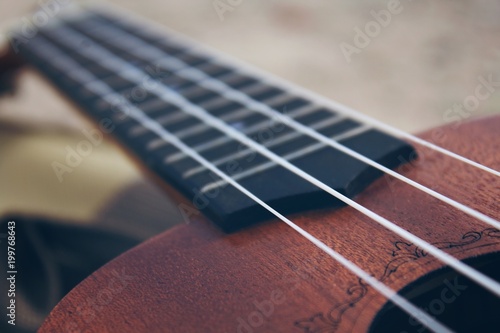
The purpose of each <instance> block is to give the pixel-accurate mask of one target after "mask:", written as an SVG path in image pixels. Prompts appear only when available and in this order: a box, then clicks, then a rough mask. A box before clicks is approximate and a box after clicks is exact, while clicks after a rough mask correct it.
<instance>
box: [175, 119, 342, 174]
mask: <svg viewBox="0 0 500 333" xmlns="http://www.w3.org/2000/svg"><path fill="white" fill-rule="evenodd" d="M344 119H345V118H344V117H343V116H334V117H331V118H330V119H327V120H322V121H319V122H316V123H313V124H311V125H310V126H311V128H312V129H315V130H321V129H323V128H325V127H328V126H331V125H335V124H337V123H338V122H340V121H342V120H344ZM301 135H302V134H301V133H300V132H294V131H290V132H288V133H285V134H284V135H281V136H278V137H276V138H274V139H273V140H271V141H269V142H263V143H262V145H263V146H265V147H267V148H271V147H273V146H276V145H279V144H282V143H287V142H288V141H291V140H293V139H296V138H298V137H299V136H301ZM252 152H253V150H251V149H250V148H246V149H244V150H239V151H237V152H235V153H232V154H229V155H226V156H224V157H221V158H219V159H217V160H214V161H211V162H212V164H214V165H215V166H219V165H221V164H223V163H226V162H229V161H233V160H236V159H239V158H241V157H245V156H247V155H250V154H251V153H252ZM204 170H205V168H204V167H203V166H199V167H196V168H193V169H190V170H187V171H186V172H184V173H183V174H182V177H183V178H188V177H190V176H192V175H194V174H197V173H199V172H202V171H204Z"/></svg>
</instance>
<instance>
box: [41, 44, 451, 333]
mask: <svg viewBox="0 0 500 333" xmlns="http://www.w3.org/2000/svg"><path fill="white" fill-rule="evenodd" d="M45 47H46V48H48V49H50V50H51V51H50V52H49V53H51V54H52V55H57V59H64V60H65V62H66V63H70V62H73V61H72V59H70V58H68V57H67V56H66V55H64V54H63V53H62V52H60V51H58V50H57V49H56V48H54V47H52V46H50V44H46V45H45ZM46 50H47V49H46ZM42 55H43V54H42ZM46 60H47V61H51V58H50V57H48V58H46ZM73 66H75V67H77V68H82V69H83V67H81V66H80V65H79V64H78V63H76V62H74V64H73ZM89 74H91V73H89ZM91 75H92V74H91ZM96 79H97V78H96ZM102 87H104V88H105V89H104V90H105V91H113V90H112V89H111V87H109V86H107V85H105V84H104V85H103V86H102ZM99 94H100V95H101V96H102V97H105V96H106V93H103V92H99ZM107 96H109V95H107ZM124 106H126V108H125V110H124V111H123V112H124V113H126V114H127V116H130V117H133V118H134V119H136V120H137V121H139V122H140V123H142V124H144V126H145V127H147V128H149V129H150V130H151V131H152V132H155V133H156V134H158V135H159V136H160V137H162V138H163V139H164V140H165V141H168V142H169V143H171V144H173V145H175V146H176V147H177V148H178V149H180V150H183V151H185V152H186V153H187V154H189V156H191V157H192V158H193V159H195V160H196V161H198V162H199V163H201V164H203V165H205V166H206V167H207V168H208V169H210V170H211V171H212V172H214V173H215V174H217V175H218V176H219V177H221V178H224V179H226V181H228V183H230V184H231V185H232V186H234V187H235V188H237V189H238V190H239V191H241V192H242V193H244V194H245V195H247V196H248V197H249V198H251V199H252V200H254V201H255V202H256V203H257V204H259V205H261V206H262V207H263V208H265V209H266V210H268V211H269V212H271V213H272V214H273V215H275V216H276V217H277V218H279V219H280V220H282V221H283V222H284V223H286V224H287V225H288V226H290V227H291V228H292V229H294V230H295V231H296V232H298V233H299V234H300V235H301V236H303V237H304V238H306V239H307V240H308V241H310V242H311V243H313V244H314V245H315V246H316V247H318V248H319V249H320V250H322V251H324V252H325V253H327V254H328V255H329V256H330V257H332V258H333V259H335V260H336V261H337V262H339V263H340V264H341V265H343V266H344V267H346V268H347V269H348V270H349V271H351V272H352V273H354V274H355V275H356V276H358V277H359V278H361V279H362V280H364V281H366V282H367V283H368V284H369V285H370V286H372V287H373V288H374V289H375V290H377V291H378V292H379V293H380V294H382V295H383V296H385V297H386V298H387V299H389V300H390V301H391V302H393V303H394V304H396V305H397V306H398V307H400V308H401V309H402V310H403V311H405V312H406V313H407V314H409V315H410V316H412V317H413V318H415V319H416V320H418V321H419V322H420V323H421V324H422V325H424V326H426V327H427V328H429V329H431V330H433V331H435V332H446V333H448V332H449V333H451V332H453V331H452V330H450V329H449V328H448V327H446V326H445V325H443V324H441V323H439V322H438V321H436V320H435V319H434V318H432V317H431V316H429V315H428V314H427V313H425V312H424V311H422V310H421V309H419V308H418V307H416V306H414V305H413V304H411V303H410V302H409V301H407V300H406V299H405V298H403V297H401V296H400V295H398V294H397V292H396V291H395V290H393V289H392V288H390V287H388V286H386V285H385V284H384V283H382V282H380V281H378V280H377V279H376V278H374V277H373V276H371V275H370V274H369V273H367V272H366V271H364V270H363V269H361V268H360V267H359V266H357V265H356V264H354V263H353V262H351V261H350V260H348V259H347V258H345V257H344V256H342V255H341V254H339V253H338V252H336V251H335V250H333V249H332V248H330V247H328V245H326V244H325V243H323V242H321V241H320V240H319V239H317V238H315V237H314V236H312V235H311V234H310V233H308V232H307V231H305V230H304V229H302V228H300V227H299V226H298V225H296V224H295V223H294V222H292V221H291V220H289V219H288V218H286V217H285V216H283V215H282V214H280V213H279V212H278V211H276V210H275V209H273V208H272V207H271V206H269V205H267V204H266V203H265V202H264V201H262V200H261V199H259V198H258V197H257V196H255V195H254V194H253V193H251V192H250V191H248V190H247V189H246V188H245V187H243V186H242V185H240V184H239V183H238V182H236V181H235V180H233V179H232V178H231V177H230V176H229V175H227V174H225V173H224V172H223V171H221V170H220V169H218V168H217V167H215V166H214V165H212V164H211V163H210V162H209V161H208V160H206V159H205V158H203V157H202V156H201V155H199V154H198V153H197V152H196V151H194V150H193V149H191V148H190V147H188V146H187V145H185V144H184V143H183V142H182V141H181V140H179V139H178V138H177V137H175V136H174V135H172V134H171V133H170V132H168V131H167V130H165V129H164V128H163V127H161V126H160V125H158V123H157V122H156V121H155V120H153V119H152V118H150V117H148V116H147V115H145V114H144V112H142V111H141V110H140V109H138V108H136V107H135V106H133V105H132V104H128V105H124Z"/></svg>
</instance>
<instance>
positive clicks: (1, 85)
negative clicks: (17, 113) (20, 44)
mask: <svg viewBox="0 0 500 333" xmlns="http://www.w3.org/2000/svg"><path fill="white" fill-rule="evenodd" d="M22 66H23V62H22V60H21V59H20V57H17V56H16V54H15V53H14V52H13V51H12V50H11V49H10V48H9V49H8V50H6V51H5V52H3V53H2V52H0V95H3V94H5V93H8V92H13V91H14V90H15V76H16V74H17V72H18V71H19V70H20V69H21V67H22Z"/></svg>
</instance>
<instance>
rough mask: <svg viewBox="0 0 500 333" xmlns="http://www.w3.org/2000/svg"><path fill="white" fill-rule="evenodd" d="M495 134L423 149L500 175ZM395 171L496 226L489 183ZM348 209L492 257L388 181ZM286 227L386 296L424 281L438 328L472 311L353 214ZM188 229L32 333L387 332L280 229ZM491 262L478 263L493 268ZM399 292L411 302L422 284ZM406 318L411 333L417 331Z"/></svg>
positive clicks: (419, 164)
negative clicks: (364, 275)
mask: <svg viewBox="0 0 500 333" xmlns="http://www.w3.org/2000/svg"><path fill="white" fill-rule="evenodd" d="M499 128H500V118H499V117H496V118H487V119H482V120H477V121H474V122H470V123H464V124H459V125H457V124H454V125H453V124H452V125H449V126H447V127H443V128H438V129H434V130H431V131H429V132H427V133H425V134H424V135H422V137H424V138H425V139H427V140H429V141H431V142H434V143H436V144H438V145H441V146H443V147H445V148H447V149H450V150H451V151H454V152H456V153H458V154H460V155H463V156H465V157H468V158H470V159H472V160H475V161H478V162H479V163H482V164H484V165H487V166H489V167H491V168H494V169H497V170H498V169H500V154H499V151H500V139H499V136H498V129H499ZM417 148H418V147H417ZM398 171H399V172H401V173H403V174H404V175H406V176H408V177H409V178H411V179H414V180H416V181H418V182H419V183H421V184H424V185H426V186H429V187H431V188H433V189H435V190H437V191H438V192H440V193H442V194H444V195H447V196H449V197H451V198H454V199H457V200H458V201H460V202H462V203H464V204H466V205H468V206H470V207H472V208H474V209H477V210H479V211H481V212H483V213H485V214H487V215H489V216H493V217H498V212H499V206H498V205H499V203H498V196H499V186H498V180H497V179H496V178H495V176H493V175H490V174H488V173H486V172H481V171H479V170H477V169H475V168H472V167H470V166H466V165H465V164H463V163H460V162H457V161H455V160H452V159H450V158H445V157H444V156H443V155H441V154H439V153H436V152H434V151H430V150H427V149H419V158H418V159H417V160H415V161H414V162H412V163H411V164H407V165H404V166H403V167H401V168H400V169H399V170H398ZM179 200H182V199H179ZM356 201H357V202H359V203H360V204H362V205H364V206H366V207H368V208H369V209H371V210H373V211H375V212H376V213H379V214H380V215H382V216H384V217H386V218H388V219H389V220H391V221H395V222H396V223H397V224H398V225H400V226H402V227H403V228H405V229H407V230H409V231H410V232H412V233H414V234H416V235H417V236H419V237H421V238H423V239H425V240H426V241H428V242H430V243H432V244H435V245H436V246H437V247H439V248H441V249H443V250H444V251H446V252H448V253H450V254H452V255H453V256H455V257H457V258H459V259H462V260H463V259H467V258H473V257H477V256H482V255H487V254H492V253H495V252H499V251H500V232H499V231H498V230H495V229H492V228H491V227H489V226H488V225H486V224H483V223H480V222H478V221H476V220H474V219H473V218H471V217H469V216H467V215H465V214H463V213H461V212H458V211H456V210H454V209H452V208H450V207H449V206H447V205H445V204H444V203H442V202H440V201H438V200H436V199H434V198H432V197H430V196H429V195H426V194H424V193H422V192H420V191H418V190H416V189H414V188H412V187H410V186H408V185H405V184H403V183H401V182H399V181H396V180H394V179H391V178H389V177H387V176H384V177H382V178H381V179H379V180H378V181H376V182H375V183H374V184H372V185H371V186H370V187H369V188H368V189H367V190H366V191H364V192H363V193H362V194H361V195H359V196H358V197H357V198H356ZM186 202H187V201H184V203H186ZM193 209H194V208H193ZM166 218H168V217H166ZM291 219H292V220H293V221H294V222H297V223H298V224H299V225H300V226H301V227H303V228H304V229H305V230H307V231H309V232H310V233H311V234H312V235H314V236H316V237H317V238H319V239H320V240H322V241H324V242H325V243H326V244H328V245H329V246H330V247H332V248H334V249H335V250H336V251H338V252H339V253H340V254H342V255H344V256H345V257H347V258H349V259H350V260H351V261H353V262H354V263H356V264H357V265H359V266H360V267H362V268H363V269H364V270H366V271H368V272H370V273H371V274H372V275H373V276H375V277H376V278H378V279H379V280H381V281H382V282H383V283H385V284H387V285H389V286H390V287H391V288H393V289H395V290H401V289H403V288H405V287H407V286H409V285H410V284H411V283H412V282H414V281H416V280H418V279H420V278H422V277H423V276H426V275H427V274H429V273H432V272H434V275H432V274H431V275H429V276H431V277H432V276H434V284H437V287H436V288H437V289H436V290H437V291H438V292H437V293H435V295H436V296H432V297H431V298H430V299H429V300H428V301H425V302H424V304H423V308H424V309H425V311H427V312H429V313H430V314H431V315H433V316H434V317H436V318H437V319H438V320H439V319H440V317H441V316H444V315H446V311H448V309H449V308H451V307H452V306H453V303H455V301H456V302H458V301H459V300H460V298H463V299H470V298H468V297H469V296H466V294H467V292H468V290H473V289H472V287H471V288H470V289H468V288H469V287H467V286H465V287H464V284H463V283H462V282H457V281H456V278H454V277H452V276H449V275H439V274H438V273H436V270H438V269H440V268H441V267H442V264H441V263H440V262H439V261H438V260H436V259H435V258H433V257H432V256H431V255H428V254H427V253H425V252H424V251H422V250H421V249H419V248H417V247H415V246H414V245H412V244H410V243H409V242H408V241H406V240H404V239H401V238H400V237H399V236H397V235H395V234H393V233H391V232H389V231H387V230H385V229H384V228H383V227H381V226H380V225H378V224H377V223H376V222H374V221H371V220H370V219H369V218H367V217H365V216H363V215H361V214H360V213H358V212H356V211H354V210H353V209H351V208H350V207H345V208H341V209H337V210H323V211H315V212H304V213H302V214H296V215H294V216H291ZM189 222H190V223H187V224H184V225H179V226H177V227H175V228H173V229H171V230H169V231H167V232H165V233H163V234H161V235H158V236H157V237H155V238H153V239H151V240H149V241H147V242H145V243H143V244H142V245H140V246H138V247H136V248H134V249H132V250H130V251H128V252H126V253H124V254H123V255H121V256H120V257H118V258H116V259H115V260H113V261H112V262H110V263H108V264H107V265H105V266H104V267H102V268H101V269H100V270H98V271H96V272H95V273H94V274H92V275H91V276H90V277H89V278H87V279H86V280H85V281H83V282H82V283H81V284H79V285H78V286H77V287H76V288H75V289H73V290H72V291H71V292H70V293H69V294H68V295H67V296H66V297H65V298H64V299H63V300H62V301H61V302H60V303H59V304H58V305H57V307H56V308H55V309H54V310H53V311H52V313H51V314H50V316H49V317H48V318H47V319H46V321H45V323H44V324H43V326H42V327H41V329H40V332H245V333H251V332H304V333H306V332H321V333H324V332H368V331H370V327H372V324H373V322H374V319H375V318H376V317H377V315H379V317H378V318H379V320H378V322H379V328H380V327H382V328H384V327H387V330H384V329H382V331H387V332H388V331H390V329H389V326H390V323H389V322H388V321H387V320H386V321H385V322H384V319H383V318H382V317H380V316H381V312H380V310H381V308H382V307H383V306H384V304H385V303H386V302H387V300H386V299H385V298H384V297H383V296H381V295H379V294H378V293H377V292H376V291H374V290H373V289H372V288H371V287H368V286H366V285H365V284H364V283H363V282H362V281H360V280H359V279H358V278H357V277H356V276H355V275H353V274H352V273H350V272H348V271H347V270H346V269H345V268H344V267H343V266H341V265H340V264H339V263H337V262H335V261H334V260H333V259H331V258H330V257H328V256H327V255H326V254H324V253H323V252H321V251H320V250H319V249H317V248H315V247H314V246H313V245H312V244H310V243H309V242H308V241H307V240H306V239H304V238H303V237H301V236H300V235H299V234H298V233H296V232H295V231H293V230H292V229H291V228H289V227H288V226H286V225H285V224H284V223H282V222H280V221H277V220H276V221H268V222H265V223H261V224H258V225H255V226H253V227H250V228H246V229H243V230H240V231H238V232H234V233H230V234H226V233H224V232H222V231H220V230H219V229H218V228H217V227H215V226H214V225H213V224H212V223H211V222H210V221H208V220H206V219H205V218H204V217H203V216H202V215H197V214H195V213H193V214H191V219H190V221H189ZM89 241H91V240H89ZM482 257H483V258H487V257H485V256H482ZM497 257H498V256H496V257H495V256H490V257H488V258H489V259H488V260H486V262H488V261H492V260H497V264H496V266H498V258H497ZM483 261H484V260H483ZM471 263H474V260H473V261H472V262H471ZM443 272H444V271H443ZM436 281H437V282H436ZM429 283H430V282H429ZM428 288H430V287H428ZM407 289H408V291H409V294H411V292H412V290H413V291H418V290H425V289H426V284H425V283H424V284H420V285H419V284H414V285H412V286H411V285H410V286H409V287H407ZM479 303H481V302H479ZM479 305H480V304H478V306H479ZM405 316H406V317H405V318H406V319H404V318H403V321H406V322H407V324H408V325H409V327H410V328H411V329H412V330H411V332H422V331H423V330H422V326H421V324H419V323H418V322H416V321H415V320H414V319H412V318H411V317H410V316H408V315H405ZM487 320H489V319H487ZM380 325H381V326H380ZM486 325H489V324H486ZM451 327H452V328H453V325H452V326H451ZM486 327H487V326H486ZM372 329H374V328H373V327H372ZM455 329H456V328H455ZM458 330H459V331H460V330H461V329H460V327H458ZM466 330H468V329H466ZM375 331H376V330H375ZM399 331H401V330H399ZM478 331H481V327H480V326H479V330H478ZM408 332H410V330H408Z"/></svg>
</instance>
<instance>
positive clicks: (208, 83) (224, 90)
mask: <svg viewBox="0 0 500 333" xmlns="http://www.w3.org/2000/svg"><path fill="white" fill-rule="evenodd" d="M96 25H98V24H96ZM94 26H95V25H94ZM105 29H107V30H108V31H114V33H115V34H117V35H121V36H122V37H123V38H115V39H111V40H110V41H109V42H110V43H113V44H115V45H116V46H118V47H120V46H121V47H123V45H122V42H121V41H122V40H123V39H124V38H127V39H128V40H129V41H134V42H135V43H136V44H137V46H138V47H136V48H132V49H129V50H128V51H129V52H132V53H134V52H136V51H138V50H140V56H142V57H144V56H147V51H148V50H151V52H150V55H151V54H153V55H154V56H153V58H155V59H157V57H158V55H159V54H162V64H163V65H169V64H170V69H179V68H184V69H181V70H180V71H177V72H176V75H178V76H182V77H184V78H186V79H189V80H194V81H197V83H198V84H199V85H200V86H202V87H205V88H208V89H211V90H214V91H217V92H219V93H220V94H221V95H223V96H226V97H227V98H228V99H231V100H234V101H238V102H240V103H242V104H244V105H246V106H247V107H249V108H251V109H252V110H254V111H257V112H259V113H262V114H265V115H267V116H268V117H274V118H276V119H277V120H279V121H281V122H283V123H285V124H287V125H288V126H290V127H293V128H294V129H296V130H297V131H299V132H301V133H303V134H306V135H308V136H310V137H312V138H314V139H316V140H318V141H320V142H323V143H324V144H326V145H328V146H330V147H332V148H335V149H337V150H340V151H342V152H344V153H345V154H348V155H349V156H351V157H353V158H355V159H358V160H360V161H362V162H363V163H366V164H368V165H370V166H372V167H374V168H376V169H379V170H380V171H382V172H384V173H386V174H388V175H390V176H392V177H394V178H396V179H398V180H400V181H402V182H405V183H406V184H408V185H410V186H413V187H415V188H417V189H418V190H420V191H423V192H424V193H426V194H429V195H431V196H432V197H434V198H436V199H438V200H440V201H442V202H445V203H446V204H448V205H450V206H452V207H454V208H456V209H458V210H460V211H462V212H464V213H465V214H467V215H469V216H472V217H474V218H476V219H478V220H480V221H482V222H484V223H486V224H488V225H490V226H492V227H494V228H497V229H500V222H499V221H497V220H495V219H494V218H492V217H490V216H488V215H486V214H483V213H481V212H479V211H477V210H475V209H473V208H471V207H468V206H466V205H464V204H462V203H460V202H458V201H456V200H453V199H451V198H449V197H447V196H445V195H442V194H441V193H439V192H436V191H434V190H432V189H430V188H428V187H426V186H424V185H422V184H420V183H418V182H415V181H413V180H411V179H409V178H407V177H405V176H403V175H401V174H399V173H397V172H396V171H394V170H391V169H389V168H387V167H385V166H383V165H381V164H380V163H377V162H376V161H374V160H371V159H369V158H367V157H366V156H364V155H362V154H360V153H358V152H356V151H354V150H352V149H350V148H348V147H346V146H344V145H343V144H341V143H339V142H338V141H335V140H333V139H332V138H329V137H327V136H325V135H323V134H321V133H319V132H318V131H317V130H315V129H312V128H310V127H307V126H305V125H303V124H301V123H299V122H297V121H296V120H294V119H292V118H290V117H289V116H287V115H283V114H281V113H279V112H277V111H276V110H274V109H272V108H271V107H269V106H268V105H266V104H263V103H261V102H259V101H255V100H253V99H252V98H251V97H249V96H247V95H246V94H244V93H242V92H240V91H238V90H235V89H233V88H231V87H230V86H228V85H227V84H225V83H224V82H222V81H219V80H214V79H213V78H211V77H210V76H208V75H206V74H205V73H203V72H202V71H200V70H198V69H195V68H193V67H187V68H186V64H185V63H184V62H182V61H181V60H179V59H177V58H175V57H172V56H170V55H168V54H166V53H165V52H163V51H162V50H160V49H158V48H156V47H154V46H151V45H149V44H146V43H144V42H143V41H142V40H140V39H138V38H136V37H134V36H130V35H129V34H125V33H123V32H121V31H120V30H118V29H115V28H113V27H105ZM103 30H104V29H101V30H99V33H100V34H103ZM70 34H75V35H80V38H82V37H83V36H82V35H81V34H80V33H78V32H74V33H73V32H70ZM94 35H95V34H94ZM83 38H86V37H83ZM97 38H99V36H97ZM68 41H70V42H71V40H70V39H68ZM148 60H151V59H148ZM368 124H369V123H368ZM369 125H370V124H369Z"/></svg>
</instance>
